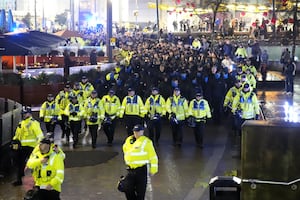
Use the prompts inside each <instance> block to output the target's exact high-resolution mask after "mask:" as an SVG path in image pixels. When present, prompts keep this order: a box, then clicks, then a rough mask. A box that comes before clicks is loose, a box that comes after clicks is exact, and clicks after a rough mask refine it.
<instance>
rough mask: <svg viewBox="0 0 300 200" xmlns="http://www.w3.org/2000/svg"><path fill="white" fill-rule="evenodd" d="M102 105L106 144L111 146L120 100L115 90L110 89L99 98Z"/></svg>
mask: <svg viewBox="0 0 300 200" xmlns="http://www.w3.org/2000/svg"><path fill="white" fill-rule="evenodd" d="M101 101H102V103H103V107H104V111H105V113H104V115H105V117H104V120H103V123H102V124H103V131H104V133H105V135H106V137H107V145H108V146H112V142H113V140H114V134H115V128H116V120H117V118H118V117H119V115H120V108H121V102H120V99H119V97H117V96H116V95H115V90H113V89H110V90H109V91H108V94H107V95H104V96H103V97H102V99H101Z"/></svg>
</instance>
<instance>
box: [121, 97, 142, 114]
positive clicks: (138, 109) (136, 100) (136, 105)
mask: <svg viewBox="0 0 300 200" xmlns="http://www.w3.org/2000/svg"><path fill="white" fill-rule="evenodd" d="M145 113H146V111H145V108H144V103H143V100H142V98H141V97H140V96H138V95H134V96H126V97H124V99H123V101H122V105H121V110H120V117H121V118H122V117H123V116H124V114H125V115H138V116H140V117H144V116H145Z"/></svg>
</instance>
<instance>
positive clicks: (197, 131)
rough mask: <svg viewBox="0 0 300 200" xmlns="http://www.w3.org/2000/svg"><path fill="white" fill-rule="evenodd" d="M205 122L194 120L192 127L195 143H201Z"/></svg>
mask: <svg viewBox="0 0 300 200" xmlns="http://www.w3.org/2000/svg"><path fill="white" fill-rule="evenodd" d="M204 128H205V122H204V121H200V122H196V126H195V127H194V135H195V140H196V144H197V145H203V134H204Z"/></svg>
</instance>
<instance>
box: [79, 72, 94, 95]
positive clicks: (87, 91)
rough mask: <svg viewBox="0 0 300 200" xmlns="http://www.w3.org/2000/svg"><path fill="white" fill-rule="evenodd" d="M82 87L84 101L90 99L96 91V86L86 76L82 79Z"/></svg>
mask: <svg viewBox="0 0 300 200" xmlns="http://www.w3.org/2000/svg"><path fill="white" fill-rule="evenodd" d="M80 87H81V90H82V91H83V99H84V100H86V99H87V98H89V97H90V95H91V93H92V91H93V90H95V89H94V86H93V85H92V84H91V83H90V82H89V80H88V78H87V77H86V76H82V77H81V82H80Z"/></svg>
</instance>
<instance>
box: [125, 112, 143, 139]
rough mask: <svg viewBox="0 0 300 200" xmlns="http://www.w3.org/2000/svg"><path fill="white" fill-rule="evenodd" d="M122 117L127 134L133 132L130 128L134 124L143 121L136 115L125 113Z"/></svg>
mask: <svg viewBox="0 0 300 200" xmlns="http://www.w3.org/2000/svg"><path fill="white" fill-rule="evenodd" d="M124 119H125V126H126V130H127V135H128V136H130V135H132V134H133V132H132V129H133V127H134V126H135V125H137V124H142V122H143V120H142V118H141V117H140V116H138V115H125V117H124Z"/></svg>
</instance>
